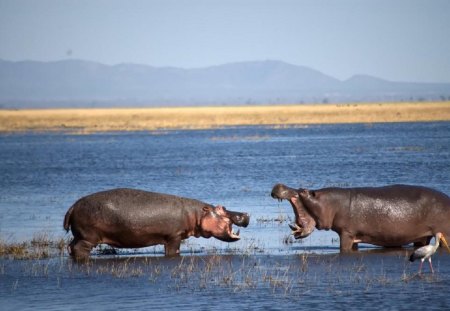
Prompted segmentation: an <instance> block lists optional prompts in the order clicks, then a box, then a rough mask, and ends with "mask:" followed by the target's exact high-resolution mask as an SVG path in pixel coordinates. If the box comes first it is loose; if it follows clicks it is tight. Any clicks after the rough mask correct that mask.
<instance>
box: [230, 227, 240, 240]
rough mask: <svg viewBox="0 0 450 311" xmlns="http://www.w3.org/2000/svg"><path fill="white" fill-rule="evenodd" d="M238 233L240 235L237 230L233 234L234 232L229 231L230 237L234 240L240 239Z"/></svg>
mask: <svg viewBox="0 0 450 311" xmlns="http://www.w3.org/2000/svg"><path fill="white" fill-rule="evenodd" d="M239 233H241V230H240V229H238V231H237V232H236V233H235V232H234V231H231V236H232V237H233V238H235V239H240V238H241V237H240V236H239Z"/></svg>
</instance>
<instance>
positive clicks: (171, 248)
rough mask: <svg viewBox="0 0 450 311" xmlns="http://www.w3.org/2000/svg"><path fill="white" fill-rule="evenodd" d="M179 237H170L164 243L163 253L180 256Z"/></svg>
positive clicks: (169, 255)
mask: <svg viewBox="0 0 450 311" xmlns="http://www.w3.org/2000/svg"><path fill="white" fill-rule="evenodd" d="M180 245H181V238H179V237H176V238H173V239H170V240H168V241H167V242H166V244H165V245H164V250H165V254H166V256H168V257H175V256H180Z"/></svg>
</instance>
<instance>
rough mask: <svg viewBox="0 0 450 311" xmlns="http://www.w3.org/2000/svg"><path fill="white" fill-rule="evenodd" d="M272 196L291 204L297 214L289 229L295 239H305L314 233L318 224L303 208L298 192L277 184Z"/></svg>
mask: <svg viewBox="0 0 450 311" xmlns="http://www.w3.org/2000/svg"><path fill="white" fill-rule="evenodd" d="M271 196H272V198H274V199H277V200H278V201H279V202H283V200H287V201H289V203H290V204H291V206H292V209H293V210H294V214H295V222H293V223H291V224H289V228H291V230H292V235H293V236H294V238H295V239H297V240H298V239H304V238H306V237H308V236H309V235H310V234H311V233H312V232H313V231H314V228H315V226H316V222H315V221H314V219H313V218H312V217H311V215H309V213H308V212H307V211H306V210H305V208H304V207H303V204H302V202H301V200H300V198H299V195H298V191H297V190H295V189H292V188H289V187H287V186H285V185H283V184H277V185H275V186H274V187H273V189H272V193H271Z"/></svg>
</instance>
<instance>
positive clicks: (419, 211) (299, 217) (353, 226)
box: [272, 184, 450, 251]
mask: <svg viewBox="0 0 450 311" xmlns="http://www.w3.org/2000/svg"><path fill="white" fill-rule="evenodd" d="M272 197H273V198H275V199H279V200H284V199H286V200H289V202H290V203H291V205H292V208H293V210H294V213H295V223H294V224H291V225H290V227H291V229H292V230H293V234H294V236H295V238H297V239H299V238H304V237H306V236H308V235H309V234H310V233H311V232H312V231H313V230H314V227H316V228H317V229H325V230H329V229H331V230H333V231H335V232H337V233H338V234H339V238H340V249H341V251H348V250H351V249H352V248H357V245H358V244H357V243H361V242H362V243H369V244H374V245H379V246H385V247H395V246H402V245H405V244H409V243H414V244H415V245H416V246H418V245H425V244H428V243H429V241H430V240H431V238H432V237H433V236H434V235H435V234H437V233H438V232H443V233H444V235H450V198H449V197H448V196H447V195H446V194H444V193H442V192H439V191H436V190H433V189H430V188H426V187H420V186H408V185H392V186H386V187H377V188H375V187H373V188H372V187H367V188H324V189H319V190H307V189H298V190H296V189H292V188H289V187H287V186H285V185H283V184H277V185H275V186H274V187H273V189H272Z"/></svg>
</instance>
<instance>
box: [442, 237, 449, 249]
mask: <svg viewBox="0 0 450 311" xmlns="http://www.w3.org/2000/svg"><path fill="white" fill-rule="evenodd" d="M441 241H442V242H443V243H444V245H445V247H447V250H448V251H449V253H450V248H449V247H448V244H447V241H446V240H445V238H444V235H442V236H441Z"/></svg>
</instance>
